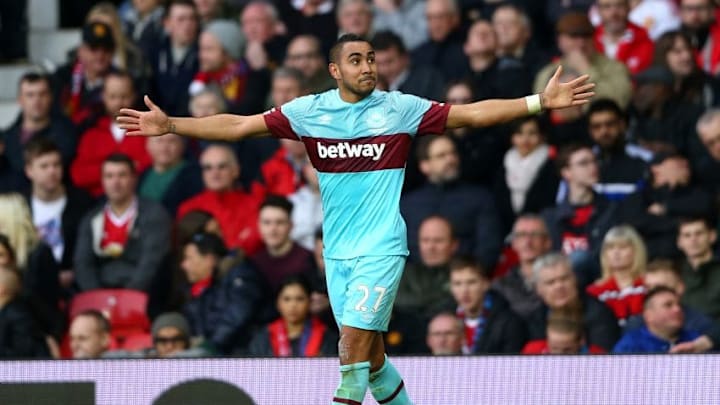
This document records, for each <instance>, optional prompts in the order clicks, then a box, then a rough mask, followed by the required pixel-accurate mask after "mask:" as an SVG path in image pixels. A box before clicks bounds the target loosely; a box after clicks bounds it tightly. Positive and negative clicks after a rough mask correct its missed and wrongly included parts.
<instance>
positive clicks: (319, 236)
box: [315, 226, 323, 241]
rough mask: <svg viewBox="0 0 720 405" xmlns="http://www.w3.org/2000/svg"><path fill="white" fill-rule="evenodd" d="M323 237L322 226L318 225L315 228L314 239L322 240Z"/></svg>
mask: <svg viewBox="0 0 720 405" xmlns="http://www.w3.org/2000/svg"><path fill="white" fill-rule="evenodd" d="M322 239H323V230H322V226H320V227H318V229H316V230H315V240H316V241H317V240H322Z"/></svg>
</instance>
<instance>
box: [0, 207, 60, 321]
mask: <svg viewBox="0 0 720 405" xmlns="http://www.w3.org/2000/svg"><path fill="white" fill-rule="evenodd" d="M0 234H4V235H5V236H7V239H8V241H9V242H10V247H11V248H12V250H13V252H14V254H13V257H14V259H15V260H14V261H15V263H14V264H15V267H16V268H17V270H18V271H19V272H20V274H21V276H22V284H23V293H24V295H26V296H28V297H30V298H31V300H33V301H39V302H40V303H41V304H42V307H43V310H42V311H43V312H46V311H49V312H50V313H54V312H56V311H58V300H59V299H60V284H59V280H58V267H59V266H58V264H57V262H55V258H54V257H53V254H52V250H51V249H50V247H49V246H48V245H46V244H45V242H43V241H42V239H40V237H39V236H38V234H37V231H36V230H35V226H34V225H33V223H32V216H31V215H30V208H29V207H28V204H27V202H26V201H25V198H24V197H23V196H22V195H20V194H19V193H5V194H0Z"/></svg>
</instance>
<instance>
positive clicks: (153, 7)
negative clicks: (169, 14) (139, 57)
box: [122, 0, 165, 56]
mask: <svg viewBox="0 0 720 405" xmlns="http://www.w3.org/2000/svg"><path fill="white" fill-rule="evenodd" d="M163 4H164V2H162V1H160V0H133V1H132V2H131V7H129V8H128V9H127V12H126V13H125V14H124V15H123V16H122V17H123V22H124V23H125V33H126V34H127V36H128V37H129V38H130V39H131V40H132V41H133V42H134V43H135V44H137V45H138V47H140V49H141V50H142V51H143V53H144V54H145V55H147V56H149V55H150V54H151V53H150V52H152V49H153V48H154V47H155V46H156V45H157V43H158V42H160V40H161V39H162V36H163V34H164V31H163V15H164V14H165V8H164V7H163Z"/></svg>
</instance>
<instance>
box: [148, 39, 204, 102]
mask: <svg viewBox="0 0 720 405" xmlns="http://www.w3.org/2000/svg"><path fill="white" fill-rule="evenodd" d="M148 58H149V60H150V65H151V67H152V71H153V78H152V85H151V87H150V91H151V92H152V94H153V97H154V100H155V102H156V103H157V105H158V106H160V108H162V109H163V110H164V111H165V112H167V113H168V115H174V116H185V115H188V111H189V107H188V104H189V102H190V93H189V89H190V83H191V82H192V80H193V78H194V77H195V74H196V73H197V72H198V70H199V69H200V62H199V59H198V46H197V43H194V44H193V45H192V46H191V47H190V49H188V51H187V54H185V57H184V58H183V60H182V61H181V62H180V63H178V64H175V63H174V62H173V58H172V49H171V44H170V40H169V39H168V38H166V39H164V40H163V42H162V44H161V45H160V46H159V47H157V48H156V49H155V50H153V51H152V52H151V53H150V54H149V55H148Z"/></svg>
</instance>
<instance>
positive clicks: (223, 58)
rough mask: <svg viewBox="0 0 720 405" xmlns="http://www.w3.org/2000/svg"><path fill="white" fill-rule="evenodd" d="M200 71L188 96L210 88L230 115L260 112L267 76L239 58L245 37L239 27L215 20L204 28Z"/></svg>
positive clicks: (232, 23)
mask: <svg viewBox="0 0 720 405" xmlns="http://www.w3.org/2000/svg"><path fill="white" fill-rule="evenodd" d="M199 46H200V51H199V54H198V56H199V58H200V71H199V72H198V73H197V74H196V75H195V78H194V79H193V81H192V83H190V95H191V96H192V95H195V94H197V93H199V92H200V91H202V90H203V89H205V88H206V87H207V86H209V85H216V86H219V87H220V88H221V90H222V92H223V95H224V96H225V101H226V102H227V103H228V104H229V109H230V111H231V112H233V113H240V114H253V113H258V112H260V111H262V109H263V108H264V105H265V95H266V94H267V93H268V91H269V89H270V72H269V70H267V69H266V68H262V69H260V70H253V68H252V67H251V66H250V65H248V64H247V63H246V62H245V60H244V59H243V58H242V55H243V52H244V48H245V37H244V36H243V34H242V31H241V30H240V27H239V26H238V24H236V23H235V22H233V21H227V20H218V21H213V22H211V23H209V24H208V25H206V26H205V29H204V30H203V32H202V34H200V43H199Z"/></svg>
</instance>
